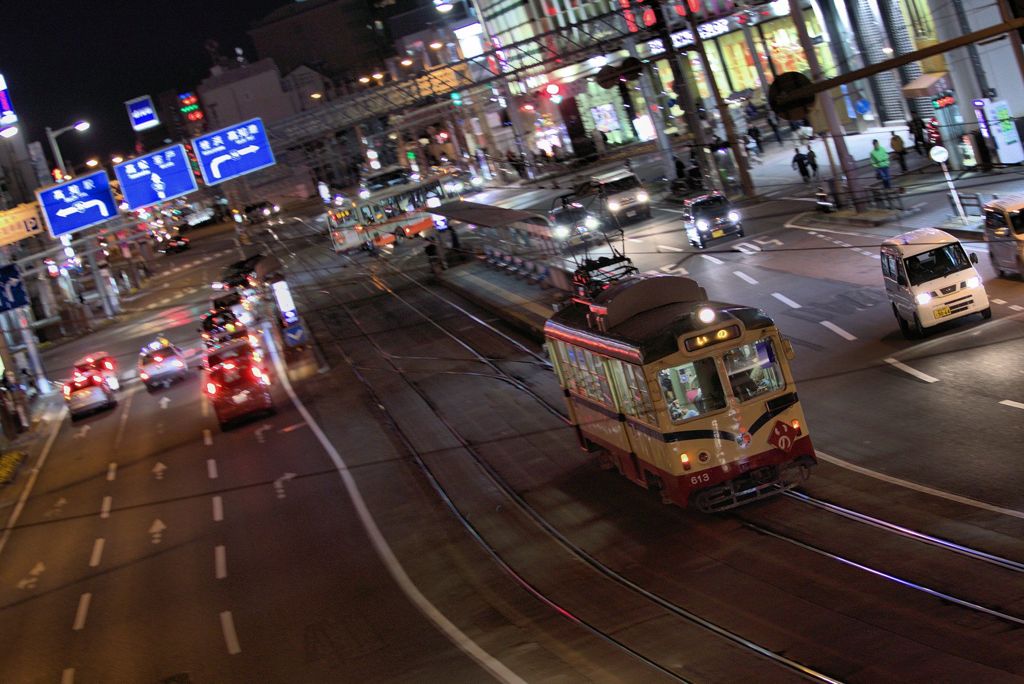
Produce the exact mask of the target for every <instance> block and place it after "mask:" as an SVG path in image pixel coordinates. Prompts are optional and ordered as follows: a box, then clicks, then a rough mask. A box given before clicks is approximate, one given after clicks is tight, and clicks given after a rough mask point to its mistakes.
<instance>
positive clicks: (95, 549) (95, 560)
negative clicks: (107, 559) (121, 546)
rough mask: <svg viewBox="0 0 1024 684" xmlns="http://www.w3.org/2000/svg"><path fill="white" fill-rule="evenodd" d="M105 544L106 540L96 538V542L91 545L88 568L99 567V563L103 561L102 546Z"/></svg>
mask: <svg viewBox="0 0 1024 684" xmlns="http://www.w3.org/2000/svg"><path fill="white" fill-rule="evenodd" d="M105 544H106V540H105V539H104V538H103V537H98V538H97V539H96V541H94V542H93V543H92V555H91V556H89V567H90V568H95V567H97V566H99V564H100V561H101V560H103V546H104V545H105Z"/></svg>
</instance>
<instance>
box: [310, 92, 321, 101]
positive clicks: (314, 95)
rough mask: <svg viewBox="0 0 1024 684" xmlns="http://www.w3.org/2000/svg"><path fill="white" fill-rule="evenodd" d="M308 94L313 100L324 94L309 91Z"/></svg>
mask: <svg viewBox="0 0 1024 684" xmlns="http://www.w3.org/2000/svg"><path fill="white" fill-rule="evenodd" d="M309 96H310V97H311V98H313V99H314V100H319V99H320V98H321V97H323V96H324V94H323V93H310V94H309Z"/></svg>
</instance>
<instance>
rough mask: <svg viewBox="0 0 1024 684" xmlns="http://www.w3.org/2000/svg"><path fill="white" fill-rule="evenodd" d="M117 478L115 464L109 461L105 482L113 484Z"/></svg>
mask: <svg viewBox="0 0 1024 684" xmlns="http://www.w3.org/2000/svg"><path fill="white" fill-rule="evenodd" d="M116 477H117V464H116V463H114V462H113V461H111V462H110V463H109V464H108V465H107V482H113V481H114V478H116Z"/></svg>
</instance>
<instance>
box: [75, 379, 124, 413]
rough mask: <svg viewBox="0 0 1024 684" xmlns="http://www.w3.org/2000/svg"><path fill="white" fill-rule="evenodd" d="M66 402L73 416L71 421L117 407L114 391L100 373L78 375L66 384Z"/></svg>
mask: <svg viewBox="0 0 1024 684" xmlns="http://www.w3.org/2000/svg"><path fill="white" fill-rule="evenodd" d="M64 401H65V403H66V404H67V406H68V412H69V413H70V414H71V420H78V419H79V418H81V417H82V416H83V415H85V414H87V413H92V412H93V411H98V410H100V409H110V408H114V407H115V406H117V399H116V398H115V397H114V390H112V389H110V386H109V385H107V380H106V378H104V377H103V376H102V375H100V374H99V373H78V372H76V373H75V374H74V376H73V377H72V378H71V379H70V380H68V381H67V382H65V383H64Z"/></svg>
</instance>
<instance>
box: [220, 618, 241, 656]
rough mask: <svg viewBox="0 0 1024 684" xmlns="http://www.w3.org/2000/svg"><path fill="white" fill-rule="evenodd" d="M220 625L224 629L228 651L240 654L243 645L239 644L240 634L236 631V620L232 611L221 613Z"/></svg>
mask: <svg viewBox="0 0 1024 684" xmlns="http://www.w3.org/2000/svg"><path fill="white" fill-rule="evenodd" d="M220 627H221V629H222V630H224V644H225V645H226V646H227V647H228V653H230V654H231V655H238V654H239V653H241V652H242V647H241V646H239V645H238V634H237V633H236V632H235V621H234V620H233V619H232V618H231V611H230V610H225V611H224V612H223V613H221V614H220Z"/></svg>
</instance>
